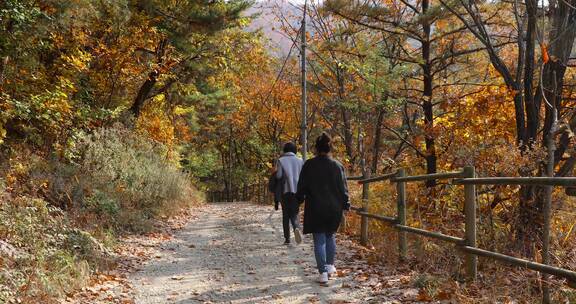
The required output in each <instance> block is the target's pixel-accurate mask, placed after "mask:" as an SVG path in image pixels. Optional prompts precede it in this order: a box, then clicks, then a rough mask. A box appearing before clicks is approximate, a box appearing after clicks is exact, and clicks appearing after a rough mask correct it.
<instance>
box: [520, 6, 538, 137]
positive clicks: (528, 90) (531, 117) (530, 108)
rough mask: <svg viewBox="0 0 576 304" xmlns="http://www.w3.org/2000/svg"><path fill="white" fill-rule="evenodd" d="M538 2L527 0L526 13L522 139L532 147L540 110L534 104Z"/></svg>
mask: <svg viewBox="0 0 576 304" xmlns="http://www.w3.org/2000/svg"><path fill="white" fill-rule="evenodd" d="M537 10H538V7H537V3H536V0H526V13H527V15H528V24H527V28H526V36H525V38H526V39H525V40H526V53H525V60H524V108H525V111H526V132H525V134H524V136H523V138H522V142H523V144H524V145H528V146H531V145H532V144H534V141H535V139H536V134H537V132H538V124H539V117H538V109H536V106H535V103H534V92H533V91H534V88H533V86H534V66H535V62H534V56H535V53H534V52H535V46H536V23H537V20H536V17H537V16H536V14H537Z"/></svg>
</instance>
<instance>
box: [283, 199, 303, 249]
mask: <svg viewBox="0 0 576 304" xmlns="http://www.w3.org/2000/svg"><path fill="white" fill-rule="evenodd" d="M299 207H300V206H299V205H298V200H297V199H296V194H294V193H291V192H288V193H284V194H283V195H282V228H283V230H284V239H285V240H286V241H290V224H292V228H293V229H296V228H300V222H299V221H298V211H299Z"/></svg>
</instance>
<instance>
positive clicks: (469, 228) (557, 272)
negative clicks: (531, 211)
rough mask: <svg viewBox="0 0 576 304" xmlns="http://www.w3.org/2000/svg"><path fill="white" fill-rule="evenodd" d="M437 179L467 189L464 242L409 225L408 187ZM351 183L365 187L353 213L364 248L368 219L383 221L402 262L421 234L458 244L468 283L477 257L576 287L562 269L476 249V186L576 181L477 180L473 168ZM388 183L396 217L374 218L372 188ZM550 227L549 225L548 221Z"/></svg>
mask: <svg viewBox="0 0 576 304" xmlns="http://www.w3.org/2000/svg"><path fill="white" fill-rule="evenodd" d="M438 179H452V184H454V185H463V186H464V216H465V225H464V238H459V237H455V236H451V235H446V234H442V233H439V232H435V231H429V230H425V229H420V228H416V227H410V226H407V225H406V183H408V182H418V181H428V180H438ZM349 180H354V181H357V182H358V184H361V185H362V186H363V187H362V207H352V211H353V212H355V213H356V214H358V215H359V216H360V217H361V219H362V225H361V230H360V242H361V243H362V244H363V245H366V244H367V243H368V229H367V226H368V225H367V223H368V220H369V219H372V220H377V221H381V222H384V223H387V224H390V225H391V226H392V227H393V228H395V229H396V230H398V256H399V258H400V259H401V260H404V259H406V256H407V244H406V233H413V234H418V235H421V236H425V237H429V238H433V239H437V240H440V241H445V242H450V243H454V244H456V246H457V248H458V249H459V250H461V251H462V252H464V254H465V256H466V263H465V267H466V275H467V279H468V280H475V279H476V276H477V268H478V266H477V265H478V256H482V257H486V258H490V259H494V260H498V261H501V262H505V263H508V264H511V265H514V266H519V267H524V268H528V269H532V270H536V271H539V272H541V273H542V274H543V278H545V275H548V274H549V275H554V276H557V277H560V278H564V279H566V280H567V281H568V283H569V284H570V285H573V284H576V272H575V271H572V270H569V269H563V268H559V267H555V266H551V265H547V264H544V263H537V262H533V261H529V260H525V259H521V258H517V257H513V256H508V255H505V254H501V253H497V252H492V251H489V250H485V249H481V248H478V247H477V245H476V220H477V217H476V209H477V206H476V185H539V186H549V187H552V186H562V187H570V188H572V187H575V186H576V178H575V177H486V178H477V177H476V174H475V170H474V167H465V168H464V169H463V170H462V171H458V172H447V173H436V174H427V175H417V176H406V174H405V170H404V169H399V170H398V171H397V172H394V173H389V174H385V175H382V176H376V177H368V178H364V179H362V178H358V177H354V178H349ZM386 180H389V181H390V182H392V183H396V194H397V195H396V201H397V202H396V216H394V217H392V216H386V215H378V214H371V213H369V212H368V202H369V200H368V199H369V195H370V194H369V193H370V189H369V187H368V186H369V185H370V184H371V183H376V182H381V181H386ZM550 204H551V202H550V199H549V198H548V199H547V201H545V205H547V206H548V207H549V206H550ZM547 223H549V221H547ZM544 230H545V232H546V234H547V235H549V231H550V227H549V225H545V227H544ZM543 242H544V243H545V244H544V246H543V252H542V256H548V252H547V250H548V248H549V246H548V242H549V239H546V238H545V239H544V240H543ZM542 286H543V298H542V302H543V303H549V298H548V294H549V293H548V288H549V286H548V283H547V282H546V281H545V280H544V282H543V283H542Z"/></svg>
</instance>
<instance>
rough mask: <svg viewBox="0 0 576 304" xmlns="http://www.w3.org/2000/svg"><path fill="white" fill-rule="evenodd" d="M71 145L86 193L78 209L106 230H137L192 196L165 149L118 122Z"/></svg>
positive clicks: (187, 180) (184, 175) (184, 177)
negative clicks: (104, 224)
mask: <svg viewBox="0 0 576 304" xmlns="http://www.w3.org/2000/svg"><path fill="white" fill-rule="evenodd" d="M76 149H77V156H76V158H77V159H76V161H77V162H76V163H75V164H74V166H75V169H76V170H73V171H75V172H74V174H75V176H77V177H78V178H79V179H81V180H82V182H81V184H82V187H83V191H84V193H85V197H84V199H82V201H81V202H80V205H79V207H80V209H81V210H82V211H85V212H89V213H90V214H94V215H96V216H98V217H99V218H100V219H104V221H99V222H104V223H106V225H109V226H110V227H111V228H115V229H130V230H135V231H140V230H142V229H144V228H145V224H146V221H147V220H148V219H152V218H154V217H156V216H158V215H159V214H161V213H162V212H166V211H170V210H175V209H178V208H179V207H182V206H184V205H186V204H187V203H188V202H189V201H190V200H191V194H192V193H193V192H192V189H191V186H190V179H189V178H188V176H187V175H186V174H184V173H182V172H181V170H179V169H178V168H177V166H176V165H175V163H174V162H173V161H171V158H170V155H169V151H168V150H167V149H166V147H165V146H163V145H161V144H159V143H157V142H154V141H152V140H149V139H147V138H145V137H143V136H139V135H138V134H135V133H133V132H132V131H130V130H128V129H126V128H124V127H122V126H115V127H114V128H109V129H100V130H97V131H96V132H94V134H92V135H91V136H88V137H86V138H84V139H82V140H81V141H80V143H79V144H78V147H77V148H76ZM143 224H144V225H143Z"/></svg>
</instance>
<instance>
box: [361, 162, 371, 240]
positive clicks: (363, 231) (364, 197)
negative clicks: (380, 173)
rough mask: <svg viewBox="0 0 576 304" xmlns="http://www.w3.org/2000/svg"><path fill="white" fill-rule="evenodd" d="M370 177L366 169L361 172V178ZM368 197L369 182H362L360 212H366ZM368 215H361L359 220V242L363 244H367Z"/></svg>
mask: <svg viewBox="0 0 576 304" xmlns="http://www.w3.org/2000/svg"><path fill="white" fill-rule="evenodd" d="M367 178H370V171H369V170H366V171H365V172H364V174H363V179H367ZM369 199H370V184H369V183H364V184H362V212H368V204H369V203H370V202H369ZM368 224H369V223H368V217H366V216H364V215H362V217H361V221H360V244H362V245H363V246H366V245H368Z"/></svg>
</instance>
